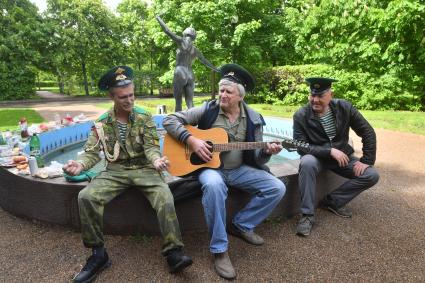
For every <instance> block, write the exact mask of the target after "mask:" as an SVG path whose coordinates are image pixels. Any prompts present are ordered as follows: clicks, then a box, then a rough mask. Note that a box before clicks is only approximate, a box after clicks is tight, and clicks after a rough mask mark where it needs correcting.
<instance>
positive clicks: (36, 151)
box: [30, 133, 44, 168]
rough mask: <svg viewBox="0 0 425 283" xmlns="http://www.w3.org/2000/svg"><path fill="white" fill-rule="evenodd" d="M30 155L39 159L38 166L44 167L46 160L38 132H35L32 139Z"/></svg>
mask: <svg viewBox="0 0 425 283" xmlns="http://www.w3.org/2000/svg"><path fill="white" fill-rule="evenodd" d="M30 155H31V156H34V157H35V159H36V160H37V165H38V168H42V167H44V161H43V158H42V157H41V153H40V138H39V137H38V136H37V134H36V133H34V134H33V136H32V137H31V140H30Z"/></svg>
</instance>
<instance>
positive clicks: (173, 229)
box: [78, 168, 183, 254]
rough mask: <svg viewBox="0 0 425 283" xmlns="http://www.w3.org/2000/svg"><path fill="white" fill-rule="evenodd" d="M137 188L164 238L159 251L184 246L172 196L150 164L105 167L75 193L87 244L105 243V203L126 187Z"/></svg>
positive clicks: (98, 245)
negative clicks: (155, 218) (151, 209)
mask: <svg viewBox="0 0 425 283" xmlns="http://www.w3.org/2000/svg"><path fill="white" fill-rule="evenodd" d="M130 186H131V187H134V188H137V189H138V190H140V191H141V192H142V193H143V194H144V195H145V197H146V198H147V199H148V200H149V202H150V204H151V205H152V208H153V209H154V210H155V212H156V214H157V218H158V222H159V227H160V230H161V233H162V236H163V239H164V243H163V246H162V254H165V253H166V252H167V251H168V250H170V249H173V248H177V247H183V243H182V239H181V234H180V228H179V223H178V220H177V215H176V211H175V208H174V199H173V195H172V194H171V191H170V189H169V187H168V185H167V184H166V183H165V182H164V180H163V179H162V178H161V176H160V174H159V173H158V172H157V171H155V170H154V169H151V168H143V169H133V170H107V171H104V172H102V173H101V174H100V175H98V176H97V177H96V178H95V179H93V180H92V182H91V183H90V184H89V185H88V186H87V187H85V188H84V189H83V190H81V191H80V193H79V194H78V208H79V211H80V222H81V233H82V238H83V243H84V245H85V246H86V247H88V248H91V247H100V246H103V245H104V238H103V212H104V206H105V205H106V204H107V203H108V202H110V201H111V200H112V199H114V198H115V197H116V196H118V195H120V194H121V193H123V192H124V191H125V190H126V189H128V188H129V187H130Z"/></svg>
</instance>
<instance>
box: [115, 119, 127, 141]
mask: <svg viewBox="0 0 425 283" xmlns="http://www.w3.org/2000/svg"><path fill="white" fill-rule="evenodd" d="M117 124H118V131H119V133H120V139H121V141H122V142H123V143H124V144H125V134H126V133H127V123H122V122H120V121H118V120H117Z"/></svg>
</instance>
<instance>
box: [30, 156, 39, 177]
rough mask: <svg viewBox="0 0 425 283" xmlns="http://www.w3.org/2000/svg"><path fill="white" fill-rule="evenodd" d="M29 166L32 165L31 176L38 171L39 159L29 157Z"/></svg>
mask: <svg viewBox="0 0 425 283" xmlns="http://www.w3.org/2000/svg"><path fill="white" fill-rule="evenodd" d="M28 166H29V167H30V174H31V176H34V175H35V173H37V171H38V165H37V159H36V158H35V157H34V156H30V157H29V158H28Z"/></svg>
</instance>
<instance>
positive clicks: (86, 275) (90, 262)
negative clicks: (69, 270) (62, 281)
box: [72, 251, 111, 283]
mask: <svg viewBox="0 0 425 283" xmlns="http://www.w3.org/2000/svg"><path fill="white" fill-rule="evenodd" d="M109 266H111V261H110V260H109V256H108V254H107V253H106V251H105V252H104V255H103V256H99V255H95V254H92V255H91V256H90V257H89V258H88V259H87V262H86V265H84V267H83V268H82V269H81V271H80V272H79V273H78V274H77V275H75V277H74V278H73V279H72V281H73V282H75V283H88V282H92V281H93V280H94V279H95V278H96V276H97V275H98V274H99V273H100V272H101V271H102V270H104V269H105V268H107V267H109Z"/></svg>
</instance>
